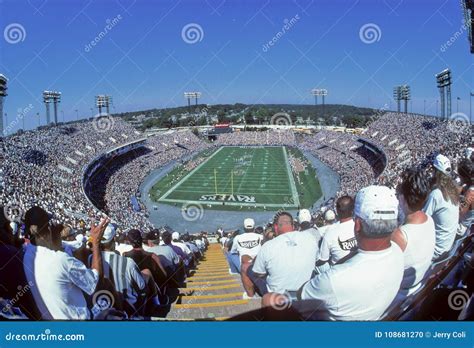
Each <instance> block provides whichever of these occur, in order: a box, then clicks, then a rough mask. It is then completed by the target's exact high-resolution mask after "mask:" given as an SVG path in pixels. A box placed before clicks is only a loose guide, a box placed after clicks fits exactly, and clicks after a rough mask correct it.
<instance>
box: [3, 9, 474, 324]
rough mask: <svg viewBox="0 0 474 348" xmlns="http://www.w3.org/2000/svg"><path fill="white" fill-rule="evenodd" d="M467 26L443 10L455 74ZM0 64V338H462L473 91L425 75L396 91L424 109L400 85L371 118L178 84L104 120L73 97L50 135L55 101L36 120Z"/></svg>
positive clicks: (60, 99)
mask: <svg viewBox="0 0 474 348" xmlns="http://www.w3.org/2000/svg"><path fill="white" fill-rule="evenodd" d="M131 6H133V5H131ZM130 11H133V7H131V8H130ZM473 11H474V4H473V2H472V1H469V0H465V1H463V2H462V7H461V9H459V8H456V9H455V13H456V14H457V15H459V17H461V16H462V18H464V22H463V23H464V24H463V25H464V26H463V35H465V34H467V35H466V36H467V37H468V40H466V39H464V40H463V42H459V43H457V42H456V45H459V46H456V47H461V51H462V52H463V53H464V54H465V55H466V56H467V57H469V58H470V59H471V58H472V55H470V52H471V53H472V52H473V49H472V47H473V46H472V24H471V23H472V21H473V17H474V15H473ZM81 18H82V17H81ZM295 18H296V17H295ZM121 21H122V19H121V18H119V19H117V20H116V23H115V22H114V21H109V22H110V23H109V22H108V23H109V24H108V25H109V26H111V28H109V29H108V31H107V32H106V33H105V34H104V35H101V36H100V40H99V39H97V40H93V41H92V42H94V45H92V44H91V45H90V47H89V46H86V47H89V50H92V49H95V48H94V47H95V46H96V45H97V46H98V47H99V44H102V43H101V42H100V41H101V40H102V39H103V37H105V38H104V39H103V40H107V37H106V35H110V36H111V37H112V35H115V33H116V32H115V31H119V30H121V29H120V26H121V25H124V26H125V25H127V24H126V23H125V20H124V22H123V24H122V22H121ZM298 21H299V17H298V18H297V19H295V20H294V21H293V22H292V21H288V22H285V23H286V24H285V25H288V26H289V29H286V30H290V29H291V30H293V29H292V28H293V26H294V27H295V29H294V30H297V29H296V28H297V26H298V25H300V24H299V22H298ZM302 21H303V19H302ZM114 23H115V24H114ZM291 23H292V24H291ZM13 24H18V23H13ZM192 24H194V23H192ZM301 25H303V24H301ZM115 26H116V28H115ZM17 29H18V28H17ZM23 29H24V28H23ZM183 30H184V28H183ZM5 33H6V31H5ZM285 33H286V31H285V32H284V33H283V34H281V35H279V36H276V37H277V38H278V40H280V39H281V40H285V38H286V36H285V37H284V36H283V35H286V34H285ZM33 34H34V33H31V35H33ZM198 34H199V33H198ZM291 34H293V33H291ZM291 34H288V35H291ZM5 35H7V34H5ZM17 35H22V33H21V30H20V31H19V34H18V33H17ZM23 35H25V33H23ZM28 35H30V34H28ZM201 35H202V33H201ZM209 35H211V33H209ZM448 35H451V33H450V32H449V33H448ZM178 36H179V35H178ZM98 37H99V36H98ZM206 38H207V37H206ZM5 39H7V37H6V36H5ZM23 39H24V41H25V42H26V41H27V40H28V38H26V36H24V37H23ZM8 40H9V41H12V42H13V41H16V40H17V39H16V36H14V37H10V38H8ZM183 40H184V41H185V44H190V43H189V42H186V40H185V38H184V37H183ZM187 40H194V39H192V38H187ZM203 40H205V39H203ZM278 40H276V39H274V40H273V41H270V42H273V43H274V44H275V45H276V42H277V41H278ZM456 40H457V39H456ZM9 41H7V43H8V44H10V45H12V46H13V45H16V43H15V44H12V43H11V42H9ZM454 41H455V40H454ZM454 41H453V43H452V45H454ZM460 41H461V40H460ZM448 42H451V41H448ZM468 43H469V47H468V45H467V44H468ZM19 44H22V43H19ZM363 44H366V43H363ZM271 46H273V44H272V45H269V46H268V47H271ZM448 46H451V44H449V45H447V46H446V47H448ZM265 47H266V46H265ZM268 47H267V50H268V49H269V48H268ZM9 49H12V50H13V49H16V48H15V47H11V48H10V47H9ZM272 49H273V48H272ZM469 50H470V52H469ZM86 52H88V51H87V50H86ZM264 52H265V53H266V51H265V50H264ZM11 54H12V55H15V53H11ZM17 54H20V53H17ZM37 54H39V53H37ZM81 54H83V53H81ZM79 57H80V55H79ZM89 57H92V56H89ZM347 57H349V55H347ZM347 57H346V58H347ZM445 57H446V56H445ZM0 58H1V57H0ZM346 58H345V59H344V60H343V61H344V62H346ZM96 59H98V58H96ZM173 59H176V58H169V61H173ZM452 59H453V60H454V58H452ZM11 60H13V59H11ZM347 60H350V59H349V58H347ZM6 61H7V62H8V59H6ZM92 61H94V59H92ZM0 62H1V64H0V72H1V74H0V113H1V116H2V117H1V122H0V132H1V134H0V161H1V168H0V236H1V241H2V243H1V244H0V249H1V251H0V258H1V264H2V265H3V267H1V268H0V305H1V308H2V310H1V311H0V317H1V318H2V320H9V321H14V320H101V321H104V320H124V321H125V320H130V321H132V320H143V321H155V322H163V321H202V320H205V321H264V320H269V321H273V320H288V321H290V320H291V321H307V320H313V321H378V320H384V321H396V320H404V321H405V320H406V321H407V320H425V321H434V320H437V321H439V320H446V321H448V320H473V318H474V300H473V295H474V282H473V280H474V273H473V270H474V257H473V254H472V253H473V250H474V239H473V237H474V236H473V230H472V222H473V219H474V213H473V211H474V188H473V180H474V163H473V161H474V140H473V139H474V138H473V125H472V123H471V121H472V119H471V113H472V109H469V112H470V114H469V116H467V107H466V105H470V104H469V103H470V102H471V98H472V97H473V96H474V92H472V90H474V85H473V84H472V82H473V81H472V76H471V80H469V81H466V80H468V78H465V77H460V78H459V79H457V78H454V77H453V76H454V75H455V74H458V76H460V74H461V71H459V69H458V70H455V69H451V68H450V65H449V64H448V63H447V62H446V61H445V60H444V59H443V60H442V62H441V63H440V64H437V65H436V66H435V67H434V68H433V69H436V70H434V71H436V74H435V76H432V75H430V74H428V72H425V71H424V69H419V70H417V71H416V72H414V73H413V74H414V75H416V77H418V76H423V78H424V79H426V80H428V81H430V82H429V83H426V84H427V85H429V87H427V88H429V91H430V93H432V94H434V95H436V98H439V100H438V99H436V98H435V97H433V99H432V101H431V104H430V101H429V100H428V104H430V105H431V106H429V105H428V107H427V99H428V97H426V96H424V95H420V96H416V93H417V92H416V91H411V89H410V84H409V82H407V83H403V84H401V85H395V84H396V83H398V82H396V81H391V82H390V83H392V82H393V85H395V87H393V86H392V84H389V83H388V82H387V83H385V84H384V86H383V88H384V89H390V93H391V92H392V89H393V95H389V97H387V96H386V95H384V98H386V99H387V98H389V99H390V100H389V101H388V102H389V104H388V105H384V106H383V107H374V106H373V105H372V104H371V105H370V106H368V107H359V106H355V105H354V104H355V103H351V99H350V98H348V99H347V100H346V101H347V102H346V103H342V102H341V103H334V104H330V103H326V101H327V100H326V99H325V98H329V96H328V91H327V89H325V88H320V87H321V86H317V88H312V89H311V90H310V91H308V93H307V94H309V96H310V98H314V100H315V103H314V105H313V104H312V103H311V102H307V103H304V102H301V103H299V104H298V103H294V104H283V103H282V104H272V103H270V102H268V103H267V104H265V103H263V102H255V103H248V104H243V103H237V99H238V98H237V96H236V97H235V98H234V99H233V101H232V102H229V103H227V104H219V102H218V100H217V99H216V98H213V99H211V98H210V97H208V98H209V99H208V101H209V104H205V103H200V102H199V98H205V97H206V96H205V95H206V93H205V92H204V91H205V90H206V87H205V86H204V85H201V84H199V83H197V84H195V85H197V86H199V87H202V90H203V92H188V91H189V90H191V89H189V88H190V87H189V86H188V85H185V86H184V87H183V89H179V90H177V91H173V94H174V93H175V92H176V94H175V95H179V96H180V97H179V98H182V95H184V98H185V100H186V101H187V105H186V102H184V103H183V100H182V99H180V102H179V103H177V104H178V105H175V106H169V105H165V106H163V107H158V108H154V109H153V108H150V109H147V108H146V107H141V106H140V103H141V102H140V100H141V99H140V98H142V97H141V96H140V97H139V96H136V98H137V100H138V102H137V103H138V104H137V105H139V106H138V107H135V108H130V109H128V108H125V107H124V108H123V109H121V110H120V111H117V110H115V104H118V103H119V100H120V99H127V98H128V97H125V96H124V95H123V94H122V92H121V91H119V88H118V87H117V88H115V87H114V88H110V89H109V90H111V91H112V92H114V93H115V94H114V100H112V96H111V94H112V92H110V94H98V93H99V92H98V91H97V90H98V89H97V88H92V90H91V91H90V92H88V93H89V94H90V93H92V94H93V100H92V97H91V98H89V100H88V101H87V103H88V104H87V105H88V106H87V110H89V106H92V105H93V107H92V108H91V109H90V110H91V113H89V111H86V112H83V111H81V114H79V111H78V109H76V108H79V106H77V105H81V103H82V101H79V99H80V98H79V96H78V97H77V99H78V101H77V103H76V104H71V105H70V111H69V113H70V114H71V115H72V116H71V117H70V118H69V119H65V115H64V114H65V113H64V111H63V110H58V107H59V108H61V107H62V105H61V103H70V102H69V101H67V98H70V99H71V98H75V97H74V96H70V95H69V96H68V95H67V94H66V93H63V92H59V91H52V90H50V88H49V87H48V89H47V90H44V91H43V92H42V93H38V92H32V93H31V94H32V95H33V96H34V98H36V99H38V100H39V104H38V105H40V107H41V108H44V109H41V110H38V111H37V110H36V109H35V108H37V106H33V104H28V103H29V100H30V99H31V97H32V96H31V95H29V94H30V92H29V90H28V91H26V92H25V91H24V90H27V89H28V88H27V87H26V86H23V88H22V85H21V82H20V81H21V79H20V77H19V76H21V75H16V74H13V73H12V71H11V70H10V69H9V68H7V67H6V64H4V62H2V61H1V59H0ZM470 62H471V63H469V64H470V65H468V66H469V67H470V68H469V69H470V70H469V71H470V73H472V71H473V70H472V67H473V65H472V59H471V60H470ZM11 64H12V65H14V64H13V63H11ZM91 64H92V63H91ZM166 64H167V63H166ZM344 64H345V63H344ZM344 64H342V65H344ZM92 65H93V64H92ZM338 66H339V65H338ZM181 68H182V70H185V68H184V67H181ZM71 69H72V68H71ZM88 69H94V68H93V67H89V68H88ZM166 69H167V68H166ZM39 70H41V69H39ZM97 70H100V69H99V68H98V69H97ZM176 70H178V69H176ZM335 70H337V69H334V70H331V73H332V72H334V71H335ZM79 71H80V72H79V74H81V71H82V70H80V69H79ZM150 71H151V70H150ZM253 73H256V72H253ZM253 73H252V74H253ZM19 74H21V72H20V73H19ZM65 74H67V73H66V72H65ZM262 74H263V72H262ZM473 76H474V75H473ZM38 78H39V77H38ZM130 78H132V77H130ZM212 78H214V79H216V76H213V77H212ZM464 78H465V79H466V80H464ZM61 79H62V77H58V80H61ZM413 79H415V78H414V77H413ZM369 80H371V78H369ZM460 80H462V81H460ZM406 81H412V80H410V79H409V76H408V77H407V80H406ZM31 83H32V84H33V85H34V86H35V88H36V89H40V88H41V85H40V84H38V83H36V82H35V81H33V82H31ZM211 83H212V82H211ZM190 84H191V83H190ZM343 84H344V83H343V82H340V83H339V85H343ZM413 84H414V83H413ZM337 85H338V84H336V85H333V87H332V88H333V89H336V88H337V87H336V86H337ZM454 85H456V88H458V89H457V90H456V93H469V97H468V100H467V103H464V104H463V100H464V98H465V97H464V94H459V95H462V97H457V94H456V95H455V97H454V98H453V96H452V94H451V93H452V88H454V87H452V86H454ZM461 85H462V86H461ZM28 86H30V85H29V84H28ZM458 86H460V87H458ZM301 88H303V87H301ZM341 88H342V87H341ZM23 89H24V90H23ZM167 89H169V88H167ZM20 91H23V92H20ZM184 91H186V92H184ZM459 91H461V92H459ZM466 91H468V92H466ZM21 93H26V94H28V97H22V95H21ZM162 93H165V92H164V91H162ZM285 93H286V92H285ZM367 93H369V92H367ZM453 93H454V92H453ZM17 94H19V95H20V96H17ZM37 94H39V96H38V95H37ZM341 94H342V93H341ZM376 94H377V93H373V95H376ZM385 94H386V93H385ZM438 94H439V96H438ZM86 95H88V94H87V93H86ZM318 97H319V100H318ZM10 98H11V99H12V101H14V102H11V101H10ZM153 98H154V97H153ZM38 100H36V101H35V103H38ZM270 100H272V99H270ZM321 100H322V104H321V103H319V102H318V101H321ZM453 100H454V102H453ZM412 101H415V103H418V104H419V106H416V107H419V109H415V110H414V109H413V108H412V107H411V106H409V105H410V103H412ZM92 102H94V104H92ZM192 102H194V103H195V105H191V103H192ZM9 103H10V104H13V106H10V105H9ZM84 103H86V102H84ZM143 103H144V102H143ZM211 103H212V104H211ZM392 103H393V105H392ZM181 104H184V106H183V105H181ZM24 105H28V106H26V107H24ZM35 105H36V104H35ZM20 106H22V108H20ZM7 108H9V109H8V112H4V110H7ZM11 108H19V109H18V110H19V111H18V115H19V116H18V117H17V118H16V119H15V120H14V121H12V120H11V111H10V110H11ZM429 108H431V109H429ZM455 108H456V112H454V110H455ZM61 111H62V120H61ZM96 111H98V112H97V113H96ZM464 111H465V112H466V113H464ZM42 116H43V118H42ZM25 119H26V122H27V123H26V124H25ZM157 325H159V324H157Z"/></svg>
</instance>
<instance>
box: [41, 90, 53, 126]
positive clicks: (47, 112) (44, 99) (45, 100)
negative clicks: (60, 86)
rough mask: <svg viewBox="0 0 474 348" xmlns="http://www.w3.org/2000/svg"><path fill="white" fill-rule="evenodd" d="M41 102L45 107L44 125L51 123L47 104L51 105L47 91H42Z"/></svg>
mask: <svg viewBox="0 0 474 348" xmlns="http://www.w3.org/2000/svg"><path fill="white" fill-rule="evenodd" d="M43 102H44V105H45V107H46V125H48V124H49V123H50V122H51V115H50V110H49V104H50V103H51V98H50V95H49V91H43Z"/></svg>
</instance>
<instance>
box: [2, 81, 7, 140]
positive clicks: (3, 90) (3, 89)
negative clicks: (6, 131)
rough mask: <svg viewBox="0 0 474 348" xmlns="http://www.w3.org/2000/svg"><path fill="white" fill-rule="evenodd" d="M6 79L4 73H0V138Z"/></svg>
mask: <svg viewBox="0 0 474 348" xmlns="http://www.w3.org/2000/svg"><path fill="white" fill-rule="evenodd" d="M7 83H8V79H7V78H6V76H5V75H3V74H0V138H2V137H3V100H4V99H5V97H6V96H7V95H8V94H7V89H8V88H7Z"/></svg>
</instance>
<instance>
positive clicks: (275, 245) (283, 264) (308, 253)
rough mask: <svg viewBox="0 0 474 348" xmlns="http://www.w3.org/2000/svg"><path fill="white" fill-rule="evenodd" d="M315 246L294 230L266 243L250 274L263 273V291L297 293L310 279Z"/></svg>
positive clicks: (309, 235) (305, 234) (306, 234)
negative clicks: (264, 286)
mask: <svg viewBox="0 0 474 348" xmlns="http://www.w3.org/2000/svg"><path fill="white" fill-rule="evenodd" d="M317 253H318V244H317V241H316V238H315V237H314V235H313V234H312V233H310V232H307V231H303V232H299V231H294V232H287V233H284V234H281V235H279V236H278V237H276V238H273V239H272V240H269V241H268V242H266V243H265V244H264V245H263V246H262V248H261V249H260V252H259V253H258V255H257V258H256V259H255V261H254V264H253V271H254V272H255V273H258V274H267V280H266V282H267V288H268V290H269V291H271V292H278V293H283V292H285V291H286V290H291V291H294V290H298V289H299V288H300V287H301V286H302V285H303V284H304V283H305V282H307V281H308V280H310V279H311V275H312V273H313V270H314V267H315V263H316V255H317Z"/></svg>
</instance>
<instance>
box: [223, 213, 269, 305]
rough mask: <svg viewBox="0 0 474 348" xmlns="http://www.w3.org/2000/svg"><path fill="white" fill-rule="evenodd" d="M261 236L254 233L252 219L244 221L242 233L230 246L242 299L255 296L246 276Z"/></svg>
mask: <svg viewBox="0 0 474 348" xmlns="http://www.w3.org/2000/svg"><path fill="white" fill-rule="evenodd" d="M262 239H263V236H262V234H261V233H256V232H255V221H254V220H253V219H249V218H248V219H245V220H244V233H243V234H240V235H237V236H236V237H235V238H234V242H233V244H232V249H231V251H230V252H231V254H232V255H233V256H232V258H233V261H234V262H235V267H236V268H240V276H241V279H242V284H243V286H244V289H245V292H244V293H243V295H242V296H243V298H244V299H247V298H252V297H253V296H254V295H255V291H254V290H253V284H252V281H251V280H250V279H249V277H248V276H247V269H248V268H249V267H250V266H251V265H252V263H253V260H254V259H255V256H257V254H258V252H259V251H260V247H261V244H262Z"/></svg>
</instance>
